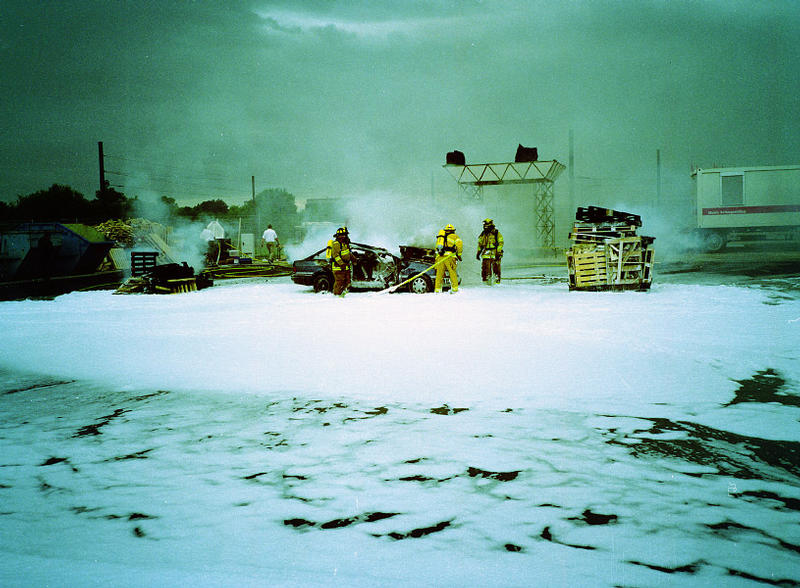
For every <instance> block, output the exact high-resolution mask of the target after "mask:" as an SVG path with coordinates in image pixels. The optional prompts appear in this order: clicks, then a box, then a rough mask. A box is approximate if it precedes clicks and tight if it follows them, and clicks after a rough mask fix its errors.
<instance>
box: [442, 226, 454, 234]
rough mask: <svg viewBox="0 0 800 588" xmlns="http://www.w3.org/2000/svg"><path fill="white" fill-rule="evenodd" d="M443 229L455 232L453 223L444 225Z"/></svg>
mask: <svg viewBox="0 0 800 588" xmlns="http://www.w3.org/2000/svg"><path fill="white" fill-rule="evenodd" d="M444 230H445V231H447V232H448V233H455V232H456V228H455V227H454V226H453V225H446V226H445V227H444Z"/></svg>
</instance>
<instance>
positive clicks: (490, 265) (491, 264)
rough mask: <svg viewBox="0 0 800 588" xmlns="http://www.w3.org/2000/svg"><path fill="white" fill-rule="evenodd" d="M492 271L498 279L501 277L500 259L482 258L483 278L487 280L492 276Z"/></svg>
mask: <svg viewBox="0 0 800 588" xmlns="http://www.w3.org/2000/svg"><path fill="white" fill-rule="evenodd" d="M492 273H494V275H495V277H496V278H497V279H498V280H499V279H500V260H499V259H492V258H491V257H484V258H483V259H481V279H482V280H483V281H484V282H485V281H487V280H488V279H489V278H491V277H492Z"/></svg>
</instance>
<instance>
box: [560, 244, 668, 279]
mask: <svg viewBox="0 0 800 588" xmlns="http://www.w3.org/2000/svg"><path fill="white" fill-rule="evenodd" d="M567 267H568V268H569V288H570V290H647V289H649V288H650V285H651V284H652V281H653V250H652V249H650V248H648V247H647V245H646V244H643V242H642V238H641V237H622V238H619V239H608V240H606V241H604V242H602V243H595V244H580V243H578V244H575V245H574V246H573V247H572V248H571V249H570V250H569V251H567Z"/></svg>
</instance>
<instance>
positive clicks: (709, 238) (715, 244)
mask: <svg viewBox="0 0 800 588" xmlns="http://www.w3.org/2000/svg"><path fill="white" fill-rule="evenodd" d="M726 243H727V239H726V238H725V233H723V232H720V231H708V232H707V233H706V234H705V235H704V236H703V245H704V247H705V250H706V251H710V252H711V253H716V252H717V251H722V250H723V249H725V244H726Z"/></svg>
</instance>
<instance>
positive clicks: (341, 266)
mask: <svg viewBox="0 0 800 588" xmlns="http://www.w3.org/2000/svg"><path fill="white" fill-rule="evenodd" d="M351 266H352V255H351V253H350V236H349V235H348V233H347V228H345V227H341V228H339V229H337V230H336V233H335V234H334V240H333V243H332V244H331V269H332V270H333V293H334V294H336V295H337V296H344V295H345V294H347V291H348V290H349V289H350V280H351V273H350V272H351Z"/></svg>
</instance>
